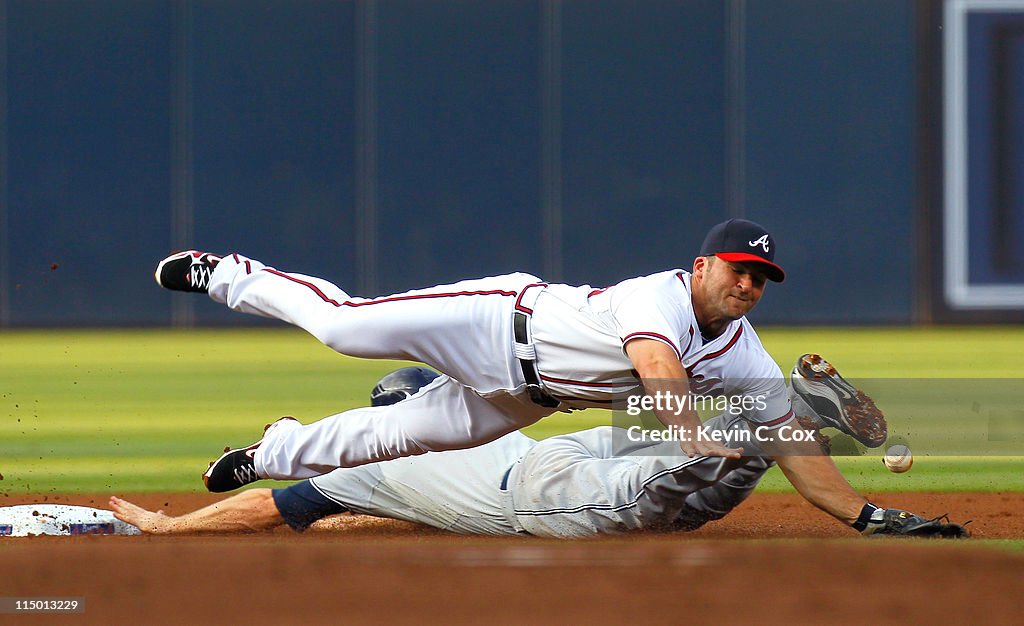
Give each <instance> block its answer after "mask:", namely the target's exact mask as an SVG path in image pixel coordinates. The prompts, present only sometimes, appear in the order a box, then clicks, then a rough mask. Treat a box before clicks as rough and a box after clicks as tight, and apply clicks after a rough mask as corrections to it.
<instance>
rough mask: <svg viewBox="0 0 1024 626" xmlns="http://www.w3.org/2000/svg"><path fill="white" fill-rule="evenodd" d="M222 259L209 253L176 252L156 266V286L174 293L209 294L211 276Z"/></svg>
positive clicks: (195, 251)
mask: <svg viewBox="0 0 1024 626" xmlns="http://www.w3.org/2000/svg"><path fill="white" fill-rule="evenodd" d="M221 258H222V257H220V256H218V255H216V254H211V253H209V252H199V251H198V250H186V251H184V252H176V253H174V254H172V255H170V256H169V257H167V258H166V259H164V260H163V261H160V263H159V264H158V265H157V266H156V272H154V274H153V276H154V277H155V278H156V284H158V285H160V286H161V287H163V288H164V289H171V290H174V291H191V292H195V293H209V290H210V276H211V275H212V274H213V269H214V268H215V267H217V263H220V260H221Z"/></svg>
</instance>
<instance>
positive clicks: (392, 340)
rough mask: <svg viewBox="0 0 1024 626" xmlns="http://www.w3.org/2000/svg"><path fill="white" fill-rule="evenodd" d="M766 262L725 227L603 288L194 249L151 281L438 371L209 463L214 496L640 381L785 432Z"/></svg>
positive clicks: (757, 230) (691, 417) (605, 397)
mask: <svg viewBox="0 0 1024 626" xmlns="http://www.w3.org/2000/svg"><path fill="white" fill-rule="evenodd" d="M774 257H775V241H774V239H773V238H772V236H771V235H770V234H769V233H768V232H767V231H766V230H765V229H764V228H763V227H761V226H760V225H758V224H755V223H753V222H749V221H746V220H738V219H734V220H729V221H727V222H723V223H721V224H718V225H716V226H715V227H713V228H712V229H711V230H710V231H709V233H708V234H707V236H706V237H705V240H704V243H703V245H702V248H701V251H700V256H698V257H697V258H696V259H695V260H694V262H693V266H692V271H691V272H687V271H683V270H679V269H676V270H670V271H666V272H661V273H657V274H653V275H650V276H643V277H639V278H634V279H630V280H626V281H623V282H621V283H619V284H617V285H614V286H612V287H608V288H605V289H594V288H591V287H589V286H582V287H573V286H569V285H555V284H551V285H549V284H546V283H544V282H542V281H541V280H540V279H538V278H537V277H535V276H531V275H529V274H522V273H517V274H507V275H503V276H496V277H491V278H485V279H479V280H467V281H462V282H459V283H455V284H452V285H442V286H439V287H433V288H430V289H422V290H416V291H410V292H406V293H402V294H396V295H393V296H387V297H383V298H373V299H367V298H358V297H353V296H350V295H349V294H347V293H346V292H344V291H342V290H341V289H340V288H339V287H337V286H335V285H333V284H331V283H330V282H328V281H326V280H323V279H320V278H315V277H311V276H304V275H301V274H294V273H286V272H282V271H279V270H277V269H274V268H271V267H268V266H266V265H264V264H263V263H260V262H259V261H256V260H253V259H249V258H246V257H244V256H241V255H239V254H231V255H228V256H224V257H219V256H216V255H212V254H210V253H201V252H195V251H189V252H183V253H178V254H174V255H171V256H169V257H167V258H166V259H164V260H163V261H162V262H161V263H160V264H159V265H158V267H157V270H156V279H157V282H158V283H159V284H160V285H161V286H163V287H166V288H168V289H176V290H181V291H193V292H200V293H208V294H209V296H210V297H211V298H212V299H213V300H215V301H217V302H221V303H224V304H226V305H227V306H228V307H230V308H232V309H234V310H237V311H241V312H245V313H252V314H256V315H262V316H267V317H272V318H276V319H280V320H283V321H286V322H289V323H291V324H294V325H296V326H299V327H301V328H303V329H305V330H306V331H308V332H309V333H310V334H312V335H313V336H315V337H316V338H317V339H319V340H320V341H321V342H323V343H324V344H326V345H327V346H329V347H331V348H332V349H334V350H336V351H338V352H341V353H343V354H348V355H352V356H357V357H365V358H387V359H406V360H412V361H418V362H421V363H424V364H426V365H429V366H431V367H433V368H435V369H437V370H439V371H441V372H442V373H443V374H444V375H443V376H441V377H439V378H438V379H436V380H434V381H432V382H431V383H430V384H429V385H427V387H425V388H424V389H423V390H422V391H421V392H420V393H419V394H417V395H416V397H415V398H413V399H410V400H409V401H407V402H402V403H399V404H396V405H393V406H389V407H369V408H362V409H354V410H352V411H347V412H345V413H343V414H339V415H334V416H330V417H327V418H324V419H322V420H320V421H317V422H314V423H312V424H308V425H301V424H299V423H298V422H297V421H295V420H290V419H286V420H280V421H278V422H276V423H275V424H274V425H272V426H271V427H270V428H269V429H268V430H267V431H266V432H265V434H264V437H263V439H262V440H261V441H260V442H257V443H256V444H253V445H252V446H249V447H247V448H241V449H237V450H233V451H229V452H228V453H226V454H225V455H224V456H222V457H221V458H220V459H218V460H217V461H216V462H215V463H214V464H213V465H212V466H211V467H210V469H209V470H208V471H207V473H206V474H205V476H204V481H205V482H206V484H207V487H208V488H209V489H210V490H211V491H216V492H220V491H228V490H231V489H235V488H238V487H240V486H242V485H244V484H248V483H250V482H253V481H255V480H258V479H260V478H278V479H301V478H308V477H311V476H316V475H319V474H323V473H325V472H329V471H331V470H332V469H334V468H337V467H354V466H358V465H362V464H365V463H373V462H377V461H382V460H387V459H393V458H398V457H404V456H411V455H417V454H422V453H424V452H428V451H439V450H448V449H456V448H466V447H472V446H476V445H480V444H482V443H486V442H488V441H492V440H494V439H496V438H498V437H500V436H501V435H504V434H506V433H509V432H511V431H514V430H518V429H519V428H522V427H524V426H527V425H529V424H532V423H534V422H535V421H537V420H538V419H541V418H542V417H544V416H546V415H549V414H551V413H552V412H554V411H558V410H571V409H575V408H584V407H591V406H611V405H612V404H613V403H614V402H615V401H616V400H621V399H622V398H623V397H624V396H625V395H626V394H627V393H628V392H630V391H632V390H635V389H637V388H638V387H640V386H641V385H643V387H644V389H645V390H646V391H647V393H648V394H650V395H651V396H655V395H661V394H664V395H665V396H671V397H674V398H685V397H688V396H689V395H690V393H691V390H693V391H695V392H696V391H699V392H700V393H716V394H728V395H731V396H746V397H751V398H754V397H756V398H759V402H758V403H756V405H754V406H749V407H747V408H746V409H745V411H744V413H743V417H744V419H745V420H746V421H747V422H748V423H749V424H750V425H751V426H752V427H754V428H757V427H761V428H765V429H774V428H779V427H783V426H785V425H787V424H789V423H790V422H791V420H792V419H793V411H792V408H791V405H790V400H789V395H788V393H787V391H786V385H785V381H784V379H783V376H782V372H781V371H780V370H779V368H778V366H777V365H776V364H775V363H774V362H773V361H772V359H771V358H770V357H769V356H768V354H767V353H766V352H765V350H764V348H763V347H762V346H761V343H760V341H759V340H758V338H757V335H756V334H755V332H754V329H753V327H751V325H750V324H749V323H748V322H747V320H746V319H745V317H744V315H745V314H746V313H747V312H749V311H750V309H752V308H753V307H754V306H755V305H756V304H757V302H758V301H759V300H760V298H761V295H762V293H763V291H764V287H765V283H766V280H773V281H776V282H781V281H782V280H783V279H784V277H785V274H784V273H783V271H782V269H781V268H780V267H779V266H778V265H776V264H775V262H774ZM655 414H656V415H657V417H658V419H659V420H661V421H662V423H664V424H665V425H666V426H667V427H670V428H674V429H676V430H677V431H679V432H690V433H693V432H696V431H697V430H698V429H699V428H700V426H701V422H700V418H699V416H698V414H697V412H696V410H694V409H692V408H690V407H685V406H684V407H683V408H682V409H681V410H677V411H673V410H669V409H667V408H665V407H656V408H655ZM678 446H679V447H680V448H681V449H682V451H683V452H684V453H685V454H686V456H687V457H689V458H694V457H696V456H715V457H723V458H728V459H734V460H735V459H738V458H739V457H740V454H741V453H742V451H743V450H742V447H730V446H728V445H725V444H723V443H722V442H719V441H714V440H710V439H706V438H700V437H683V438H681V439H680V441H679V442H678ZM851 502H852V500H851Z"/></svg>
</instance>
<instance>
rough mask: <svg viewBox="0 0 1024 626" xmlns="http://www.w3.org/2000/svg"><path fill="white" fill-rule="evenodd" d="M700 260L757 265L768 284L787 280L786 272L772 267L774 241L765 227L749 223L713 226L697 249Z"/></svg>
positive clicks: (734, 220) (742, 221)
mask: <svg viewBox="0 0 1024 626" xmlns="http://www.w3.org/2000/svg"><path fill="white" fill-rule="evenodd" d="M700 256H716V257H718V258H720V259H723V260H725V261H734V262H743V261H750V262H753V263H760V264H761V265H762V269H763V270H764V275H765V276H767V277H768V280H772V281H775V282H777V283H781V282H782V281H784V280H786V272H784V271H783V270H782V268H781V267H779V266H778V265H776V264H775V239H774V238H773V237H772V235H771V233H769V232H768V231H767V230H766V229H765V227H764V226H761V225H760V224H757V223H755V222H751V221H750V220H741V219H731V220H729V221H727V222H722V223H721V224H716V225H715V226H713V227H712V228H711V230H709V231H708V234H707V237H705V238H704V244H703V245H702V246H701V247H700Z"/></svg>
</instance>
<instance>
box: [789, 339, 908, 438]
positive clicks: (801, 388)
mask: <svg viewBox="0 0 1024 626" xmlns="http://www.w3.org/2000/svg"><path fill="white" fill-rule="evenodd" d="M790 384H792V386H793V391H794V392H795V393H796V394H797V395H798V396H799V397H800V399H801V400H803V401H804V402H805V403H806V404H807V405H808V406H809V407H810V408H811V410H813V411H814V412H815V413H816V414H817V415H816V417H817V418H818V419H819V420H820V421H821V422H822V423H823V425H824V426H831V427H832V428H836V429H838V430H840V431H842V432H844V433H846V434H847V435H850V436H851V437H853V438H854V439H856V440H857V441H859V442H861V443H862V444H864V445H865V446H867V447H869V448H877V447H878V446H880V445H882V444H883V443H885V440H886V437H888V427H887V426H886V423H885V416H884V415H883V414H882V412H881V411H880V410H879V409H878V407H877V406H875V402H874V400H872V399H871V398H870V397H868V395H867V394H865V393H864V392H863V391H861V390H859V389H857V388H856V387H854V386H853V385H851V384H850V383H848V382H846V380H845V379H844V378H843V377H842V376H840V375H839V372H838V371H837V370H836V368H835V366H834V365H832V364H831V363H829V362H828V361H826V360H825V359H823V358H821V355H820V354H805V355H803V356H802V357H800V358H799V359H797V362H796V366H795V367H794V368H793V374H792V376H791V377H790ZM811 417H814V416H811Z"/></svg>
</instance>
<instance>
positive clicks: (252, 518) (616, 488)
mask: <svg viewBox="0 0 1024 626" xmlns="http://www.w3.org/2000/svg"><path fill="white" fill-rule="evenodd" d="M815 359H816V360H815ZM434 377H436V374H434V373H433V372H430V371H429V370H425V369H423V368H404V369H401V370H398V371H397V372H393V373H391V374H389V375H388V376H385V377H384V379H382V380H381V382H380V383H379V384H378V385H377V387H375V388H374V391H373V393H372V394H371V401H372V404H373V405H374V406H381V405H389V404H392V403H394V402H397V401H406V402H409V401H412V399H414V398H415V393H416V392H417V391H418V390H419V389H420V388H422V387H423V386H424V385H425V384H427V383H428V382H430V380H431V379H433V378H434ZM792 380H793V382H794V384H793V390H792V392H791V393H792V394H793V398H794V405H795V406H797V407H798V410H799V411H800V414H801V420H802V421H806V422H807V423H809V424H811V423H813V424H815V425H816V426H832V427H835V428H838V429H839V430H841V431H843V432H845V433H847V434H851V435H853V436H855V437H858V438H863V436H864V434H865V432H883V433H884V431H885V422H884V419H883V418H882V416H881V414H880V413H878V412H877V411H874V412H873V414H874V419H873V420H871V421H872V425H871V426H870V428H868V429H867V430H858V429H856V428H853V427H852V426H851V421H850V419H848V418H849V416H850V415H851V414H852V412H855V411H862V412H863V409H864V408H868V409H872V410H873V409H874V404H873V403H871V401H870V399H868V398H866V397H862V398H861V399H859V400H855V401H846V402H844V401H843V400H841V399H840V396H839V395H838V394H837V393H836V391H835V389H836V387H837V386H841V385H844V384H845V381H843V379H842V377H840V376H839V374H838V372H835V370H834V368H832V367H831V365H829V364H828V363H827V362H826V361H824V360H822V359H820V358H818V357H817V355H805V356H804V357H802V358H801V360H800V361H799V362H798V364H797V367H796V368H795V369H794V371H793V375H792ZM798 382H799V383H800V385H799V386H798V385H797V383H798ZM405 397H410V398H411V399H410V400H404V398H405ZM812 403H813V404H814V405H815V406H817V407H819V408H820V410H821V411H822V412H821V414H817V413H815V412H814V411H813V410H811V409H810V405H811V404H812ZM867 403H869V404H867ZM805 418H806V420H805ZM747 424H748V422H746V421H745V420H743V419H742V418H740V417H738V416H732V417H728V416H726V415H724V414H723V415H722V416H719V417H717V418H714V419H712V420H709V421H708V422H707V423H706V426H707V427H708V428H710V429H714V430H716V431H718V432H723V431H726V430H729V429H734V430H737V429H738V430H742V429H745V428H749V426H748V425H747ZM773 464H774V463H773V461H772V459H770V458H768V457H760V456H746V457H744V458H743V459H730V458H723V457H695V458H692V459H691V458H688V457H686V456H684V455H682V454H680V453H679V450H678V447H677V446H676V445H675V444H674V443H672V442H664V443H649V442H647V443H642V442H636V441H634V442H631V441H630V440H629V437H628V436H627V432H626V431H625V430H623V429H621V428H613V427H600V428H594V429H590V430H586V431H582V432H578V433H573V434H570V435H562V436H558V437H552V438H550V439H546V440H543V441H540V442H537V441H534V440H533V439H530V438H529V437H527V436H525V435H523V434H521V433H518V432H512V433H509V434H507V435H505V436H503V437H500V438H499V439H497V440H495V441H493V442H490V443H487V444H484V445H481V446H479V447H476V448H470V449H467V450H453V451H448V452H441V453H435V454H427V455H421V456H415V457H403V458H398V459H394V460H391V461H384V462H381V463H374V464H367V465H362V466H359V467H354V468H340V469H336V470H334V471H332V472H330V473H328V474H325V475H323V476H318V477H315V478H312V479H309V480H306V481H302V482H300V483H297V484H295V485H292V486H290V487H288V488H286V489H274V490H270V489H252V490H248V491H243V492H241V493H239V494H237V495H235V496H232V497H231V498H228V499H227V500H224V501H221V502H218V503H216V504H214V505H210V506H208V507H205V508H203V509H200V510H198V511H195V512H192V513H188V514H186V515H182V516H180V517H169V516H166V515H164V514H162V513H160V512H151V511H147V510H145V509H143V508H141V507H138V506H136V505H134V504H132V503H131V502H127V501H125V500H122V499H120V498H117V497H112V498H111V499H110V506H111V509H112V510H113V511H114V515H115V516H116V517H117V518H118V519H119V520H121V521H123V522H127V523H129V524H132V525H133V526H136V527H138V528H140V529H142V530H143V531H145V532H147V533H155V534H176V533H194V532H239V531H249V530H262V529H268V528H273V527H275V526H279V525H281V524H285V523H287V524H288V525H289V526H290V527H291V528H293V529H294V530H297V531H303V530H305V529H306V528H308V527H309V526H310V525H311V524H313V523H314V522H315V521H316V520H319V519H321V518H323V517H325V516H329V515H333V514H335V513H341V512H344V511H351V512H353V513H364V514H369V515H375V516H379V517H389V518H394V519H401V520H406V521H412V522H418V523H422V524H427V525H429V526H433V527H436V528H441V529H444V530H448V531H452V532H457V533H466V534H488V535H513V534H521V533H527V534H531V535H538V536H545V537H561V538H568V537H587V536H592V535H597V534H612V533H623V532H630V531H639V530H647V531H652V530H655V531H679V530H694V529H696V528H699V527H700V526H702V525H703V524H705V523H707V522H709V521H712V520H717V519H720V518H722V517H723V516H725V515H726V514H727V513H729V512H730V511H731V510H732V509H733V508H735V507H736V506H737V505H738V504H739V503H741V502H742V501H743V500H745V499H746V498H747V496H748V495H749V494H750V493H751V492H752V491H753V490H754V488H755V487H756V485H757V484H758V481H759V480H760V479H761V476H762V475H763V474H764V472H765V471H766V470H767V469H768V468H769V467H771V466H772V465H773ZM864 506H865V508H866V509H867V510H869V511H870V512H871V514H869V515H867V516H866V518H865V521H864V522H863V525H861V526H859V527H858V526H857V524H856V523H855V524H854V526H855V527H857V528H858V530H861V532H863V533H865V534H872V533H881V534H911V535H932V536H949V537H954V536H965V535H966V532H963V533H961V532H960V531H962V530H963V529H962V527H959V526H957V525H955V524H943V523H942V522H939V521H936V520H924V519H922V518H920V517H918V516H916V515H913V514H909V513H907V512H905V511H900V510H898V509H878V508H877V507H874V505H869V504H867V503H866V502H865V504H864ZM876 511H878V513H876ZM958 529H959V530H958Z"/></svg>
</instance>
